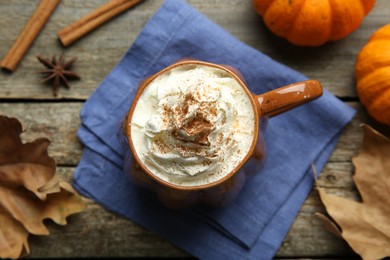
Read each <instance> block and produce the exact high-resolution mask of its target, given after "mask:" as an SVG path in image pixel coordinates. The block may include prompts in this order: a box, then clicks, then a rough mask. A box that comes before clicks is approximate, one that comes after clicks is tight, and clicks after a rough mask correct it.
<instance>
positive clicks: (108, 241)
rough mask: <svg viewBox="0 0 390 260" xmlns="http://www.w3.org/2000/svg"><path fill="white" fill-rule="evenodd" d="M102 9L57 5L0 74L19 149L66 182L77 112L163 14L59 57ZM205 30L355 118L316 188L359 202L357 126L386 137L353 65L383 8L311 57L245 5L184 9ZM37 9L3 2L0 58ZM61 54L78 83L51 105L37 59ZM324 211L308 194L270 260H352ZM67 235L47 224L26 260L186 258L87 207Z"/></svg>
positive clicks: (108, 30) (75, 145)
mask: <svg viewBox="0 0 390 260" xmlns="http://www.w3.org/2000/svg"><path fill="white" fill-rule="evenodd" d="M104 2H105V0H88V1H86V0H83V1H78V0H63V1H62V2H61V3H60V5H59V6H58V7H57V9H56V11H55V13H54V14H53V15H52V17H51V18H50V20H49V22H48V24H47V25H46V26H45V28H44V29H43V31H42V32H41V34H40V35H39V37H38V38H37V39H36V41H35V42H34V44H33V46H32V47H31V48H30V50H29V51H28V53H27V54H26V56H25V57H24V59H23V60H22V62H21V64H20V65H19V67H18V68H17V70H16V71H15V72H14V73H6V72H4V71H1V72H0V99H1V101H0V114H5V115H7V116H9V117H16V118H18V119H19V120H20V121H21V122H22V124H23V127H24V129H25V130H26V133H25V134H23V137H24V140H26V141H31V140H34V139H36V138H38V137H47V138H49V139H50V140H51V141H52V143H51V145H50V147H49V154H50V155H51V156H52V157H54V158H55V160H56V161H57V166H58V172H59V174H60V175H61V176H62V177H64V178H66V179H68V180H70V179H71V176H72V174H73V171H74V169H75V166H76V165H77V163H78V162H79V160H80V157H81V153H82V145H81V144H80V143H79V141H78V139H77V137H76V131H77V129H78V127H79V125H80V118H79V111H80V109H81V107H82V105H83V103H84V101H85V100H86V99H87V98H88V97H89V96H90V95H91V93H92V92H93V91H94V90H95V89H96V87H97V86H98V85H99V83H100V82H101V80H102V79H103V78H104V77H105V76H106V75H107V74H108V73H109V72H110V71H111V69H112V68H113V67H114V66H115V64H116V63H117V62H118V61H119V59H120V58H121V56H122V55H123V54H124V53H125V51H126V50H127V49H128V47H129V46H130V45H131V44H132V42H133V41H134V40H135V38H136V37H137V35H138V33H139V32H140V30H141V28H142V27H143V26H144V24H145V23H146V21H147V20H148V19H149V18H150V17H151V16H152V15H153V13H154V12H155V11H156V10H157V9H158V8H159V6H160V5H161V4H162V1H161V0H148V1H145V2H143V3H141V4H139V5H138V6H136V7H135V8H133V9H131V10H129V11H127V12H125V13H124V14H122V15H120V16H119V17H117V18H115V19H114V20H112V21H111V22H109V23H107V24H105V25H104V26H102V27H100V28H99V29H98V30H96V31H94V32H93V33H91V34H90V35H88V36H87V37H85V38H83V39H81V40H80V41H79V42H77V43H76V44H74V45H72V46H70V47H68V48H66V49H65V48H63V47H62V46H61V45H60V43H59V42H58V40H57V37H56V32H57V31H58V30H59V29H60V28H63V27H64V26H66V25H68V24H70V23H71V22H73V21H74V20H76V19H78V18H80V17H81V16H83V15H84V14H87V13H89V12H90V11H91V10H93V9H94V8H96V7H97V6H99V5H100V4H102V3H104ZM188 2H189V3H190V4H192V5H193V7H194V8H196V9H198V10H199V11H201V12H202V13H204V14H205V15H206V16H208V17H209V18H210V19H211V20H213V21H214V22H216V23H217V24H219V25H220V26H222V27H223V28H225V29H226V30H227V31H229V32H230V33H231V34H233V35H234V36H236V37H237V38H239V39H240V40H242V41H243V42H245V43H247V44H249V45H251V46H253V47H254V48H256V49H258V50H259V51H262V52H263V53H265V54H267V55H269V56H271V57H272V58H274V59H275V60H277V61H280V62H282V63H284V64H286V65H288V66H291V67H292V68H294V69H296V70H298V71H301V72H302V73H304V74H306V75H307V76H308V77H309V78H314V79H319V80H320V81H321V82H322V83H323V85H324V87H326V88H327V89H328V90H330V91H331V92H332V93H333V94H334V95H336V96H337V97H339V98H340V99H341V100H343V101H344V102H346V103H347V104H348V105H350V106H352V107H354V108H356V109H357V111H358V112H357V114H356V116H355V117H354V119H353V120H352V122H351V123H350V124H349V125H348V126H347V127H346V129H345V130H344V132H343V134H342V137H341V139H340V141H339V143H338V145H337V147H336V149H335V150H334V152H333V154H332V155H331V157H330V158H329V161H328V163H327V164H326V167H325V169H324V170H323V171H322V173H321V177H320V178H319V184H320V186H321V187H324V188H326V190H327V191H328V192H329V193H336V194H339V195H342V196H346V197H349V198H356V197H357V193H356V189H355V186H354V183H353V181H352V179H351V176H352V174H353V172H354V169H353V165H352V163H351V158H352V157H353V156H355V155H356V154H357V153H358V151H359V147H360V145H361V141H362V136H363V133H362V129H361V128H360V127H359V125H360V124H361V123H364V122H365V123H369V124H370V125H372V126H374V127H375V128H377V129H378V130H380V131H382V132H384V133H385V134H387V135H389V132H390V130H389V128H386V127H383V126H381V125H379V124H378V123H376V122H374V121H373V120H372V119H370V118H369V117H368V116H367V114H366V112H365V110H364V108H363V107H362V106H361V104H360V103H359V101H358V98H357V95H356V90H355V81H354V62H355V58H356V55H357V53H358V52H359V50H360V49H361V47H362V46H363V45H364V44H365V43H366V41H367V40H368V38H369V37H370V35H371V34H372V33H373V32H374V31H375V30H377V29H378V28H380V27H381V26H383V25H384V24H386V23H388V22H389V21H390V19H389V18H390V1H388V0H378V1H377V4H376V6H375V7H374V9H373V10H372V11H371V13H370V14H369V15H368V16H367V17H366V19H365V20H364V22H363V24H362V25H361V26H360V27H359V28H358V30H356V31H355V32H354V33H352V34H351V35H350V36H349V37H347V38H345V39H343V40H340V41H337V42H333V43H328V44H325V45H324V46H321V47H317V48H303V47H296V46H293V45H291V44H289V43H287V42H286V41H285V40H283V39H280V38H278V37H276V36H274V35H273V34H271V33H270V32H269V31H268V30H267V29H266V28H265V26H264V25H263V23H262V20H261V18H260V17H259V16H258V15H257V14H256V13H255V12H254V10H253V9H252V5H251V1H250V0H245V1H243V0H229V1H202V0H189V1H188ZM37 3H38V1H37V0H34V1H32V0H0V57H3V56H4V55H5V54H6V52H7V51H8V49H9V48H10V46H11V44H12V43H13V41H14V40H15V39H16V37H17V35H18V34H19V32H20V31H21V30H22V29H23V27H24V25H25V23H26V22H27V20H28V19H29V17H30V15H31V14H32V13H33V11H34V10H35V8H36V6H37ZM61 52H65V55H66V57H68V58H71V57H76V56H77V57H78V62H77V63H76V65H75V67H74V69H75V71H77V72H78V73H79V74H80V75H81V76H82V80H80V81H74V82H71V89H70V90H67V89H65V88H61V89H60V91H59V96H58V97H57V98H54V97H53V94H52V90H51V88H50V87H48V86H46V85H44V84H41V83H40V77H39V74H38V70H39V69H40V68H41V64H39V63H38V62H37V60H36V55H38V54H40V55H43V56H51V55H52V54H56V55H59V54H60V53H61ZM318 211H319V212H324V208H323V206H322V204H321V202H320V200H319V197H318V194H317V192H316V191H315V190H313V191H312V192H311V193H310V196H309V197H308V198H307V200H306V202H305V203H304V205H303V206H302V208H301V210H300V212H299V215H298V216H297V218H296V220H295V221H294V224H293V226H292V227H291V230H290V231H289V233H288V235H287V237H286V238H285V239H284V241H283V244H282V246H281V247H280V249H279V251H278V252H277V254H276V256H275V258H295V259H296V258H312V257H313V258H334V257H348V256H349V257H356V255H354V253H353V252H352V251H351V249H350V248H349V247H348V245H347V244H346V243H345V242H344V241H342V240H340V239H338V238H336V237H335V236H333V235H331V234H329V233H328V232H327V231H325V229H324V228H323V226H322V223H321V222H320V221H319V220H318V219H317V218H316V217H315V216H314V213H315V212H318ZM68 220H69V224H68V225H67V226H58V225H55V224H53V223H48V226H49V229H50V231H51V235H50V236H30V238H29V241H30V246H31V254H30V257H33V258H41V257H42V258H48V257H81V256H99V257H102V256H118V257H119V256H129V257H131V256H169V257H182V256H188V255H187V254H186V253H185V252H183V251H182V250H180V249H178V248H176V247H175V246H174V245H172V244H171V243H170V242H168V241H166V240H164V239H162V238H160V237H158V236H157V235H155V234H153V233H152V232H150V231H147V230H145V229H143V228H142V227H140V226H138V225H137V224H135V223H133V222H131V221H128V220H125V219H123V218H121V217H118V216H116V215H113V214H111V213H109V212H107V211H106V210H104V209H103V208H101V207H100V206H98V205H96V204H95V203H93V202H90V203H89V204H88V208H87V210H86V211H85V212H84V213H82V214H78V215H74V216H71V217H69V219H68Z"/></svg>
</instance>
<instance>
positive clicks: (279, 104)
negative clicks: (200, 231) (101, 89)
mask: <svg viewBox="0 0 390 260" xmlns="http://www.w3.org/2000/svg"><path fill="white" fill-rule="evenodd" d="M321 95H322V87H321V84H320V83H319V82H318V81H316V80H307V81H303V82H298V83H294V84H291V85H288V86H284V87H281V88H278V89H275V90H272V91H270V92H267V93H263V94H260V95H255V94H253V93H251V92H250V91H249V90H248V88H247V87H246V85H245V83H244V82H243V80H242V77H241V75H240V73H239V72H238V71H236V70H235V69H233V68H231V67H229V66H223V65H217V64H213V63H208V62H203V61H197V60H184V61H179V62H177V63H174V64H173V65H171V66H168V67H167V68H165V69H163V70H161V71H159V72H158V73H156V74H154V75H153V76H151V77H149V78H147V79H146V80H144V81H143V82H142V83H141V85H140V87H139V89H138V91H137V93H136V96H135V99H134V101H133V104H132V106H131V108H130V110H129V112H128V114H127V117H126V120H125V122H124V131H125V133H126V137H127V141H128V144H129V148H130V151H131V154H132V158H131V160H129V161H127V162H126V163H125V165H124V171H125V173H126V174H127V175H128V176H129V177H130V179H131V180H132V181H133V182H135V183H137V184H139V185H141V186H143V187H145V188H147V189H149V190H152V191H154V192H155V193H156V194H157V195H158V197H159V199H160V200H161V201H162V202H163V204H164V205H166V206H167V207H170V208H183V207H188V206H192V205H194V204H198V203H204V204H208V205H212V206H224V205H227V204H228V203H229V202H231V201H232V200H233V199H234V198H236V197H237V195H238V194H239V192H240V190H241V189H242V187H243V185H244V183H245V181H246V180H247V178H248V177H249V176H251V175H252V174H254V173H257V172H259V171H260V167H261V165H262V162H263V161H264V156H265V149H264V141H263V134H262V131H263V127H264V122H265V119H267V118H269V117H273V116H276V115H278V114H280V113H282V112H285V111H288V110H290V109H292V108H294V107H297V106H300V105H302V104H304V103H306V102H308V101H311V100H313V99H316V98H318V97H320V96H321Z"/></svg>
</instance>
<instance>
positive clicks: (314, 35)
mask: <svg viewBox="0 0 390 260" xmlns="http://www.w3.org/2000/svg"><path fill="white" fill-rule="evenodd" d="M374 4H375V0H253V6H254V8H255V10H256V11H257V13H258V14H260V15H261V16H262V17H263V20H264V23H265V24H266V26H267V27H268V28H269V29H270V30H271V31H272V32H273V33H274V34H276V35H278V36H281V37H283V38H287V40H288V41H289V42H291V43H293V44H296V45H301V46H319V45H321V44H324V43H325V42H327V41H329V40H330V41H334V40H339V39H341V38H343V37H346V36H347V35H349V34H350V33H351V32H353V31H354V30H356V29H357V28H358V27H359V25H360V24H361V22H362V21H363V19H364V17H365V16H366V15H367V14H368V13H369V12H370V11H371V9H372V7H373V6H374Z"/></svg>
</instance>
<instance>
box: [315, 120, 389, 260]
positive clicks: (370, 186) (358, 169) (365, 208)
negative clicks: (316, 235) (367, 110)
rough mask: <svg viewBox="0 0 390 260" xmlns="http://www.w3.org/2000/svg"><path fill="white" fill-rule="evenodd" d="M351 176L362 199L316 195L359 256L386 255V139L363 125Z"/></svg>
mask: <svg viewBox="0 0 390 260" xmlns="http://www.w3.org/2000/svg"><path fill="white" fill-rule="evenodd" d="M363 127H364V139H363V144H362V147H361V150H360V153H359V155H358V156H357V157H354V158H353V160H352V162H353V164H354V166H355V174H354V176H353V180H354V182H355V184H356V187H357V189H358V191H359V193H360V195H361V198H362V201H361V202H358V201H352V200H349V199H346V198H342V197H339V196H335V195H329V194H326V193H325V191H324V190H323V189H321V188H319V193H320V198H321V200H322V202H323V203H324V205H325V208H326V210H327V212H328V214H329V215H330V216H331V217H332V219H333V220H334V221H335V222H336V223H337V224H338V226H339V227H340V228H341V236H342V237H343V238H344V239H345V240H346V241H347V243H348V244H349V245H350V246H351V248H352V249H353V250H354V251H355V252H356V253H358V254H359V255H360V256H361V257H362V258H363V259H381V258H384V257H386V256H390V140H389V139H388V138H386V137H385V136H383V135H381V134H380V133H378V132H377V131H375V130H374V129H372V128H370V127H369V126H367V125H364V126H363Z"/></svg>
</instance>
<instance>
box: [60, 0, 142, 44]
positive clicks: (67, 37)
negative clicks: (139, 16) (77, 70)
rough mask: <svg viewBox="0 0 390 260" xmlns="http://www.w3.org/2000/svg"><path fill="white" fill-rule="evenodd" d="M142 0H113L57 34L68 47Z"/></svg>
mask: <svg viewBox="0 0 390 260" xmlns="http://www.w3.org/2000/svg"><path fill="white" fill-rule="evenodd" d="M142 1H143V0H111V1H109V2H107V3H106V4H103V5H101V6H100V7H98V8H97V9H95V10H93V11H92V12H91V13H89V14H88V15H86V16H84V17H82V18H81V19H79V20H77V21H76V22H74V23H72V24H71V25H69V26H67V27H65V28H63V29H61V30H60V31H59V32H58V33H57V36H58V37H59V39H60V41H61V43H62V44H63V45H64V46H65V47H67V46H69V45H71V44H72V43H74V42H75V41H77V40H79V39H80V38H81V37H83V36H84V35H86V34H88V33H90V32H91V31H93V30H94V29H96V28H97V27H99V26H100V25H102V24H104V23H106V22H108V21H110V20H111V19H112V18H114V17H115V16H117V15H119V14H120V13H122V12H124V11H126V10H127V9H129V8H131V7H133V6H134V5H136V4H138V3H140V2H142Z"/></svg>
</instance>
